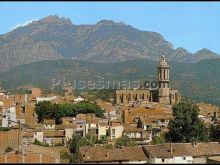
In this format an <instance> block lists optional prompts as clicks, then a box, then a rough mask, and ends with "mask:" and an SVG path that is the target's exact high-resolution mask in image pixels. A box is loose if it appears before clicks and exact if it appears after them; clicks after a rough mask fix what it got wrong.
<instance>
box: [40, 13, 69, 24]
mask: <svg viewBox="0 0 220 165" xmlns="http://www.w3.org/2000/svg"><path fill="white" fill-rule="evenodd" d="M38 22H39V23H43V24H65V25H73V23H72V22H71V20H70V19H69V18H65V17H61V18H60V17H58V16H56V15H50V16H47V17H44V18H42V19H40V20H39V21H38Z"/></svg>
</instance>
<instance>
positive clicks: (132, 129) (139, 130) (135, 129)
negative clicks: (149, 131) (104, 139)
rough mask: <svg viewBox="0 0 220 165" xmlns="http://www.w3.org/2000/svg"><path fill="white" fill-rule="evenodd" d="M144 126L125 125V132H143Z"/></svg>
mask: <svg viewBox="0 0 220 165" xmlns="http://www.w3.org/2000/svg"><path fill="white" fill-rule="evenodd" d="M143 131H144V130H143V129H142V128H137V127H132V126H124V133H139V132H143Z"/></svg>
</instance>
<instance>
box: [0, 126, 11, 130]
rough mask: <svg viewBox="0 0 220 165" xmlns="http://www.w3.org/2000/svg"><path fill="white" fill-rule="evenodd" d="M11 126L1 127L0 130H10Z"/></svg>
mask: <svg viewBox="0 0 220 165" xmlns="http://www.w3.org/2000/svg"><path fill="white" fill-rule="evenodd" d="M9 130H10V128H6V127H0V131H9Z"/></svg>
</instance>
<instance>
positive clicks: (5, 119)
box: [2, 107, 17, 127]
mask: <svg viewBox="0 0 220 165" xmlns="http://www.w3.org/2000/svg"><path fill="white" fill-rule="evenodd" d="M9 120H12V121H15V122H16V121H17V120H16V108H15V107H10V108H3V109H2V127H11V126H14V125H17V124H16V123H14V122H10V121H9Z"/></svg>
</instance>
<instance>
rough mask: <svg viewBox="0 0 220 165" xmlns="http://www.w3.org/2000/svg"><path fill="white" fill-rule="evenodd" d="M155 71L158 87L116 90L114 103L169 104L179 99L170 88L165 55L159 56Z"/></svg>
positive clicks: (178, 94)
mask: <svg viewBox="0 0 220 165" xmlns="http://www.w3.org/2000/svg"><path fill="white" fill-rule="evenodd" d="M157 72H158V73H157V79H158V80H157V81H158V89H143V87H142V89H133V90H131V89H129V90H127V89H125V90H116V103H117V104H129V103H130V102H132V101H147V102H158V103H161V104H168V105H170V104H173V103H175V102H178V101H180V99H181V95H180V93H179V92H178V91H177V90H171V89H170V77H169V72H170V67H169V64H168V63H167V61H166V59H165V56H162V57H161V60H160V62H159V65H158V66H157Z"/></svg>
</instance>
